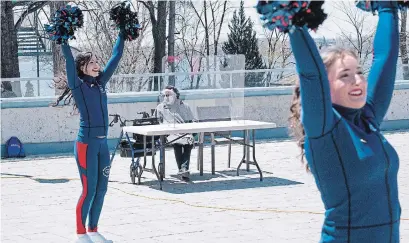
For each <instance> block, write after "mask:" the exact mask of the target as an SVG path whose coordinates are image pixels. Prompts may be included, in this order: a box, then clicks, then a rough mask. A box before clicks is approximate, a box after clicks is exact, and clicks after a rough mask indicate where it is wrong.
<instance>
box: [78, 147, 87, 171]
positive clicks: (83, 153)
mask: <svg viewBox="0 0 409 243" xmlns="http://www.w3.org/2000/svg"><path fill="white" fill-rule="evenodd" d="M87 148H88V144H85V143H81V142H77V156H78V161H79V163H80V166H81V167H82V168H84V169H86V168H87Z"/></svg>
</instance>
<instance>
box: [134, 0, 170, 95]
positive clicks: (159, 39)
mask: <svg viewBox="0 0 409 243" xmlns="http://www.w3.org/2000/svg"><path fill="white" fill-rule="evenodd" d="M139 2H140V3H142V4H143V5H144V6H145V7H146V9H147V10H148V11H149V16H150V19H151V25H152V35H153V43H154V61H153V67H152V70H153V72H154V73H161V72H162V70H163V68H162V58H163V57H164V56H165V55H166V17H167V14H166V6H167V1H157V2H155V3H154V2H153V1H139ZM155 10H156V15H155ZM150 82H154V85H153V86H154V90H158V89H159V85H160V86H162V85H161V84H162V82H163V80H162V79H161V78H157V77H155V79H154V80H151V81H150ZM151 86H152V85H149V87H151Z"/></svg>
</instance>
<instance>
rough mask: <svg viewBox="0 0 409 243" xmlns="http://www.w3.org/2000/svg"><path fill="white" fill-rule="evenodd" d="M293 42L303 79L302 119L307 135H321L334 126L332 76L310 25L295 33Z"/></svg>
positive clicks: (301, 94) (291, 35) (301, 80)
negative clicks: (313, 37)
mask: <svg viewBox="0 0 409 243" xmlns="http://www.w3.org/2000/svg"><path fill="white" fill-rule="evenodd" d="M290 42H291V47H292V51H293V54H294V57H295V61H296V66H297V72H298V76H299V79H300V80H299V82H300V96H301V121H302V123H303V126H304V130H305V133H306V135H308V136H309V137H318V136H321V135H324V134H325V133H327V132H328V131H330V130H331V129H332V127H333V125H334V113H333V110H332V102H331V94H330V88H329V81H328V75H327V72H326V69H325V65H324V63H323V61H322V58H321V56H320V54H319V51H318V49H317V47H316V45H315V42H314V40H313V39H312V37H311V36H310V34H309V33H308V30H307V28H299V29H297V30H295V31H294V32H293V33H291V34H290Z"/></svg>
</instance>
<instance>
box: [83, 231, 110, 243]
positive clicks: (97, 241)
mask: <svg viewBox="0 0 409 243" xmlns="http://www.w3.org/2000/svg"><path fill="white" fill-rule="evenodd" d="M88 235H89V238H91V240H92V242H93V243H113V241H112V240H107V239H105V237H103V236H102V235H101V234H100V233H98V232H88Z"/></svg>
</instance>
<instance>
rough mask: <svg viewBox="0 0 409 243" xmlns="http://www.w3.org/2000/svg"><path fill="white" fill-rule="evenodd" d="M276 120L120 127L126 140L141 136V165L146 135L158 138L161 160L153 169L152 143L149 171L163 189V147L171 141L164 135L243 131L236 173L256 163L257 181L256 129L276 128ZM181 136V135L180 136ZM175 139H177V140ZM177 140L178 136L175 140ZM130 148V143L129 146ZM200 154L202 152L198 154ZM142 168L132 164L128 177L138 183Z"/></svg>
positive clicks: (153, 154) (153, 152) (201, 171)
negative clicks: (241, 168)
mask: <svg viewBox="0 0 409 243" xmlns="http://www.w3.org/2000/svg"><path fill="white" fill-rule="evenodd" d="M275 127H276V124H275V123H270V122H262V121H253V120H232V121H212V122H196V123H182V124H180V123H179V124H159V125H146V126H124V127H123V128H122V131H123V134H125V135H126V137H127V138H128V142H129V143H130V141H129V136H128V133H134V134H139V135H142V136H143V140H144V141H143V143H144V167H145V165H146V153H147V152H146V151H147V149H146V137H149V136H151V137H152V141H155V140H154V138H155V136H156V137H157V136H159V137H160V145H159V149H160V163H159V164H158V169H156V165H155V150H156V148H155V146H152V169H151V170H152V171H153V173H154V174H156V177H157V178H158V180H159V184H160V188H161V189H162V181H163V178H164V177H165V146H166V145H167V144H169V143H171V142H172V141H169V142H167V143H166V142H165V141H166V140H165V137H166V136H167V135H171V134H182V136H181V137H183V136H186V135H187V134H192V133H199V134H201V133H211V132H225V131H244V132H245V139H244V144H243V147H244V150H243V152H244V153H243V158H242V160H241V161H240V164H239V166H238V167H237V175H238V174H239V170H240V167H241V165H242V164H243V163H246V165H247V171H248V170H249V165H250V164H252V165H255V166H256V167H257V170H258V172H259V173H260V180H263V175H262V172H261V169H260V167H259V165H258V163H257V161H256V154H255V144H256V143H255V130H259V129H271V128H275ZM249 131H252V145H250V144H249V141H250V136H249ZM179 138H180V137H179ZM179 138H178V139H179ZM175 140H177V139H175ZM199 146H201V147H199V149H202V151H203V144H202V143H201V144H199ZM130 147H131V148H132V145H130ZM250 147H252V148H253V161H250V150H249V148H250ZM201 156H203V153H202V154H201ZM132 164H134V157H133V152H132ZM132 170H134V171H132ZM144 170H150V169H146V168H143V167H142V166H141V165H140V164H138V165H137V166H135V167H134V168H133V169H132V168H131V176H132V175H133V176H137V177H138V183H140V178H141V175H142V172H143V171H144ZM200 174H201V175H202V174H203V160H201V165H200Z"/></svg>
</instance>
